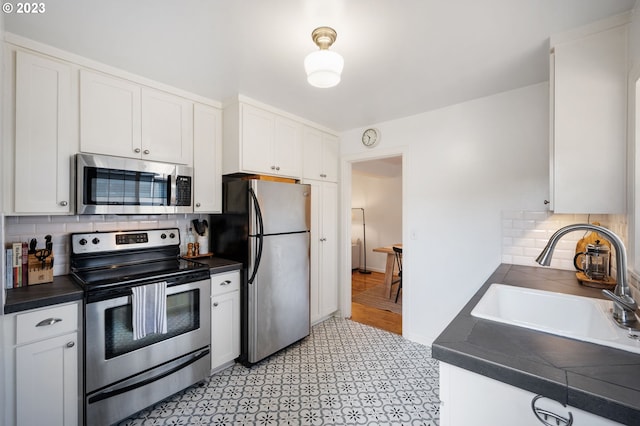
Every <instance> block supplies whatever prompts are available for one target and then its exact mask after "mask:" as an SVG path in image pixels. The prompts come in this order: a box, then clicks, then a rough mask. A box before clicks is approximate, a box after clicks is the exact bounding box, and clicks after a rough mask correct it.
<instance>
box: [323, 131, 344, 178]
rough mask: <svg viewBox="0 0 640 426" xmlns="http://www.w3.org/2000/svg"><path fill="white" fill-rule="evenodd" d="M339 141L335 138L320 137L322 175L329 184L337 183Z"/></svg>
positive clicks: (325, 134) (328, 136)
mask: <svg viewBox="0 0 640 426" xmlns="http://www.w3.org/2000/svg"><path fill="white" fill-rule="evenodd" d="M339 160H340V141H339V139H338V138H337V137H336V136H333V135H329V134H327V133H324V134H323V135H322V174H323V175H324V176H323V178H324V179H326V180H328V181H329V182H338V168H339V166H340V165H339Z"/></svg>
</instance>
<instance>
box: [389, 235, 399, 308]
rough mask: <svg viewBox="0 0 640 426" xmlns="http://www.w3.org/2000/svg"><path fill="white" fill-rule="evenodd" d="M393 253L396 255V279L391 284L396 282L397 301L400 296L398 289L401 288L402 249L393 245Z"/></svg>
mask: <svg viewBox="0 0 640 426" xmlns="http://www.w3.org/2000/svg"><path fill="white" fill-rule="evenodd" d="M393 254H394V255H395V257H396V262H395V264H396V265H398V279H397V280H394V281H392V282H391V285H392V286H393V285H394V284H395V283H399V284H398V292H397V293H396V301H395V303H398V297H399V296H400V290H402V249H401V248H400V247H396V246H393Z"/></svg>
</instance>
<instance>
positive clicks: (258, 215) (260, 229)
mask: <svg viewBox="0 0 640 426" xmlns="http://www.w3.org/2000/svg"><path fill="white" fill-rule="evenodd" d="M249 195H250V196H251V199H252V200H253V206H254V209H255V212H256V218H257V219H258V233H257V235H256V237H257V239H258V253H257V254H256V258H255V262H254V267H253V272H252V273H251V276H250V278H249V280H248V281H247V282H248V283H249V284H253V281H254V280H255V279H256V274H257V273H258V267H259V266H260V259H261V258H262V244H263V240H262V239H263V237H264V223H263V222H262V212H261V211H260V204H259V203H258V197H256V193H255V192H254V191H253V188H249Z"/></svg>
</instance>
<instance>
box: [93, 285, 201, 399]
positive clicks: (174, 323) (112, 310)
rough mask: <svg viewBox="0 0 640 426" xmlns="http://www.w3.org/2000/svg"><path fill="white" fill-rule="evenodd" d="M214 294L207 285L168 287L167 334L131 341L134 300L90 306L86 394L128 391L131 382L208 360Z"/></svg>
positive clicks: (131, 384) (105, 302)
mask: <svg viewBox="0 0 640 426" xmlns="http://www.w3.org/2000/svg"><path fill="white" fill-rule="evenodd" d="M210 293H211V287H210V281H209V280H201V281H194V282H190V283H186V284H179V285H174V286H169V287H167V301H166V303H167V333H166V334H151V335H147V336H145V337H143V338H141V339H138V340H134V339H133V329H132V327H131V319H132V305H131V296H130V295H129V296H121V297H116V298H113V299H107V300H102V301H98V302H93V303H87V305H86V316H85V321H86V345H85V348H86V349H85V350H86V352H85V354H86V356H85V366H86V371H85V381H86V382H85V386H86V387H85V391H86V393H87V394H90V393H92V392H94V391H96V390H98V389H101V388H104V387H106V386H109V385H113V384H114V383H116V382H119V381H123V380H125V379H127V383H128V384H127V387H129V388H131V387H135V378H133V376H136V375H139V374H140V373H142V372H145V371H147V370H149V369H152V368H155V367H157V366H160V365H162V364H167V363H169V362H170V361H175V360H177V359H178V358H181V357H184V356H185V355H187V354H190V353H193V352H195V351H199V350H201V349H206V350H207V354H206V355H207V357H210V355H209V354H208V350H209V345H210V341H211V334H210V330H211V319H210V318H211V312H210V309H209V302H210V300H209V299H210ZM163 374H164V373H163ZM132 378H133V383H132ZM203 378H204V377H203ZM149 380H150V378H149V377H141V378H140V382H141V383H142V382H148V381H149ZM176 391H177V390H176Z"/></svg>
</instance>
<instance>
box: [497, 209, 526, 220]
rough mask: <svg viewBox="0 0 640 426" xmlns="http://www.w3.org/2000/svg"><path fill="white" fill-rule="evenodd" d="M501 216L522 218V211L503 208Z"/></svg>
mask: <svg viewBox="0 0 640 426" xmlns="http://www.w3.org/2000/svg"><path fill="white" fill-rule="evenodd" d="M502 218H503V219H522V218H524V212H523V211H518V210H511V211H507V210H505V211H503V212H502Z"/></svg>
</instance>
